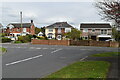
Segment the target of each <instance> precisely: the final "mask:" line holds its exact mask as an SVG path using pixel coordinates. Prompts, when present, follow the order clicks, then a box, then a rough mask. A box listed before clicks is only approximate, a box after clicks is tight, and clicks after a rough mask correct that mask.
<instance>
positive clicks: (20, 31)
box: [6, 20, 35, 37]
mask: <svg viewBox="0 0 120 80" xmlns="http://www.w3.org/2000/svg"><path fill="white" fill-rule="evenodd" d="M6 33H7V34H8V35H9V36H10V35H12V36H14V37H17V36H20V35H22V36H24V35H27V34H31V35H34V34H35V26H34V23H33V20H31V23H22V27H21V23H10V24H8V25H7V29H6Z"/></svg>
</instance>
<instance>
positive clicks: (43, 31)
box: [35, 27, 45, 34]
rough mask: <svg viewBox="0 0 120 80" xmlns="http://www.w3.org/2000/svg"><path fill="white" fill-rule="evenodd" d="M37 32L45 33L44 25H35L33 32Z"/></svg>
mask: <svg viewBox="0 0 120 80" xmlns="http://www.w3.org/2000/svg"><path fill="white" fill-rule="evenodd" d="M39 32H42V33H43V34H44V33H45V27H41V28H38V27H35V34H38V33H39Z"/></svg>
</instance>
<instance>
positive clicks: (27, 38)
mask: <svg viewBox="0 0 120 80" xmlns="http://www.w3.org/2000/svg"><path fill="white" fill-rule="evenodd" d="M32 37H33V36H32V35H26V36H19V37H18V41H21V42H22V43H27V42H31V38H32Z"/></svg>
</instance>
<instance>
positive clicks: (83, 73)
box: [45, 61, 110, 78]
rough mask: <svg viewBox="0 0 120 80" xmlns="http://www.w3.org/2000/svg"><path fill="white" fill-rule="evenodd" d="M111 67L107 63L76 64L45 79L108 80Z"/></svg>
mask: <svg viewBox="0 0 120 80" xmlns="http://www.w3.org/2000/svg"><path fill="white" fill-rule="evenodd" d="M109 66H110V63H109V62H106V61H85V62H76V63H73V64H71V65H69V66H66V67H64V68H62V69H61V70H59V71H57V72H55V73H52V74H51V75H48V76H47V77H45V78H106V77H107V73H108V69H109Z"/></svg>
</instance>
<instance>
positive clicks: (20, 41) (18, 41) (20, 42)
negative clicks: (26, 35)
mask: <svg viewBox="0 0 120 80" xmlns="http://www.w3.org/2000/svg"><path fill="white" fill-rule="evenodd" d="M14 43H22V42H21V41H15V42H14Z"/></svg>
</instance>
